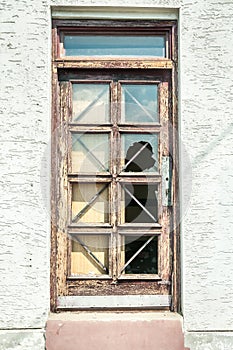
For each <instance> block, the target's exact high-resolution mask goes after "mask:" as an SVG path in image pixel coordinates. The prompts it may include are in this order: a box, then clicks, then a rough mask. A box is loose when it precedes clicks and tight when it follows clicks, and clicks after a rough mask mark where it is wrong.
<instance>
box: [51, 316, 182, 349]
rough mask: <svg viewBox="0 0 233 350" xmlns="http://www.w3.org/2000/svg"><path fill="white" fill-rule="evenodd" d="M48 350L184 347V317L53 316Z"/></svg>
mask: <svg viewBox="0 0 233 350" xmlns="http://www.w3.org/2000/svg"><path fill="white" fill-rule="evenodd" d="M46 349H47V350H64V349H66V350H77V349H78V350H89V349H92V350H93V349H95V350H102V349H106V350H107V349H111V350H132V349H134V350H142V349H143V350H152V349H153V350H154V349H155V350H156V349H158V350H184V337H183V330H182V317H180V315H178V314H175V313H169V312H164V313H161V312H114V313H113V312H91V313H88V312H80V313H63V314H56V315H54V314H53V315H51V316H50V318H49V320H48V322H47V327H46Z"/></svg>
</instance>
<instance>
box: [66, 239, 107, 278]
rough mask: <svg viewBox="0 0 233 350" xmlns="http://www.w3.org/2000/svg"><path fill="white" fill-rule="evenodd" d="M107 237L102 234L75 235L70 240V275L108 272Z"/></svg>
mask: <svg viewBox="0 0 233 350" xmlns="http://www.w3.org/2000/svg"><path fill="white" fill-rule="evenodd" d="M108 241H109V238H108V236H103V235H98V236H97V235H86V236H84V235H77V237H75V238H74V241H72V252H71V275H78V274H84V275H101V274H106V273H108V268H109V248H108V246H109V242H108Z"/></svg>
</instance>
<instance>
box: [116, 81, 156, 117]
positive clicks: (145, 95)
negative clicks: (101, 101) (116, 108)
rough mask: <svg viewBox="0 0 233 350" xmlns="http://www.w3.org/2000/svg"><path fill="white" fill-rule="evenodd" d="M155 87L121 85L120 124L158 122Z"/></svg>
mask: <svg viewBox="0 0 233 350" xmlns="http://www.w3.org/2000/svg"><path fill="white" fill-rule="evenodd" d="M157 90H158V87H157V85H155V84H154V85H143V84H138V85H133V84H124V85H122V122H128V123H155V122H158V107H157V98H158V97H157V94H158V91H157Z"/></svg>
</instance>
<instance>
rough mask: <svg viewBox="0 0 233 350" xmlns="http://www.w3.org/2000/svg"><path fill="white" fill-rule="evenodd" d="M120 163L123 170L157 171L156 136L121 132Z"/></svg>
mask: <svg viewBox="0 0 233 350" xmlns="http://www.w3.org/2000/svg"><path fill="white" fill-rule="evenodd" d="M121 149H122V156H121V164H122V170H123V171H133V172H157V171H158V136H157V135H156V134H123V135H122V147H121Z"/></svg>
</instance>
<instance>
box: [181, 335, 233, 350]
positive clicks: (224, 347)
mask: <svg viewBox="0 0 233 350" xmlns="http://www.w3.org/2000/svg"><path fill="white" fill-rule="evenodd" d="M185 345H186V346H188V349H190V350H232V349H233V332H215V331H212V332H187V333H186V334H185Z"/></svg>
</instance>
